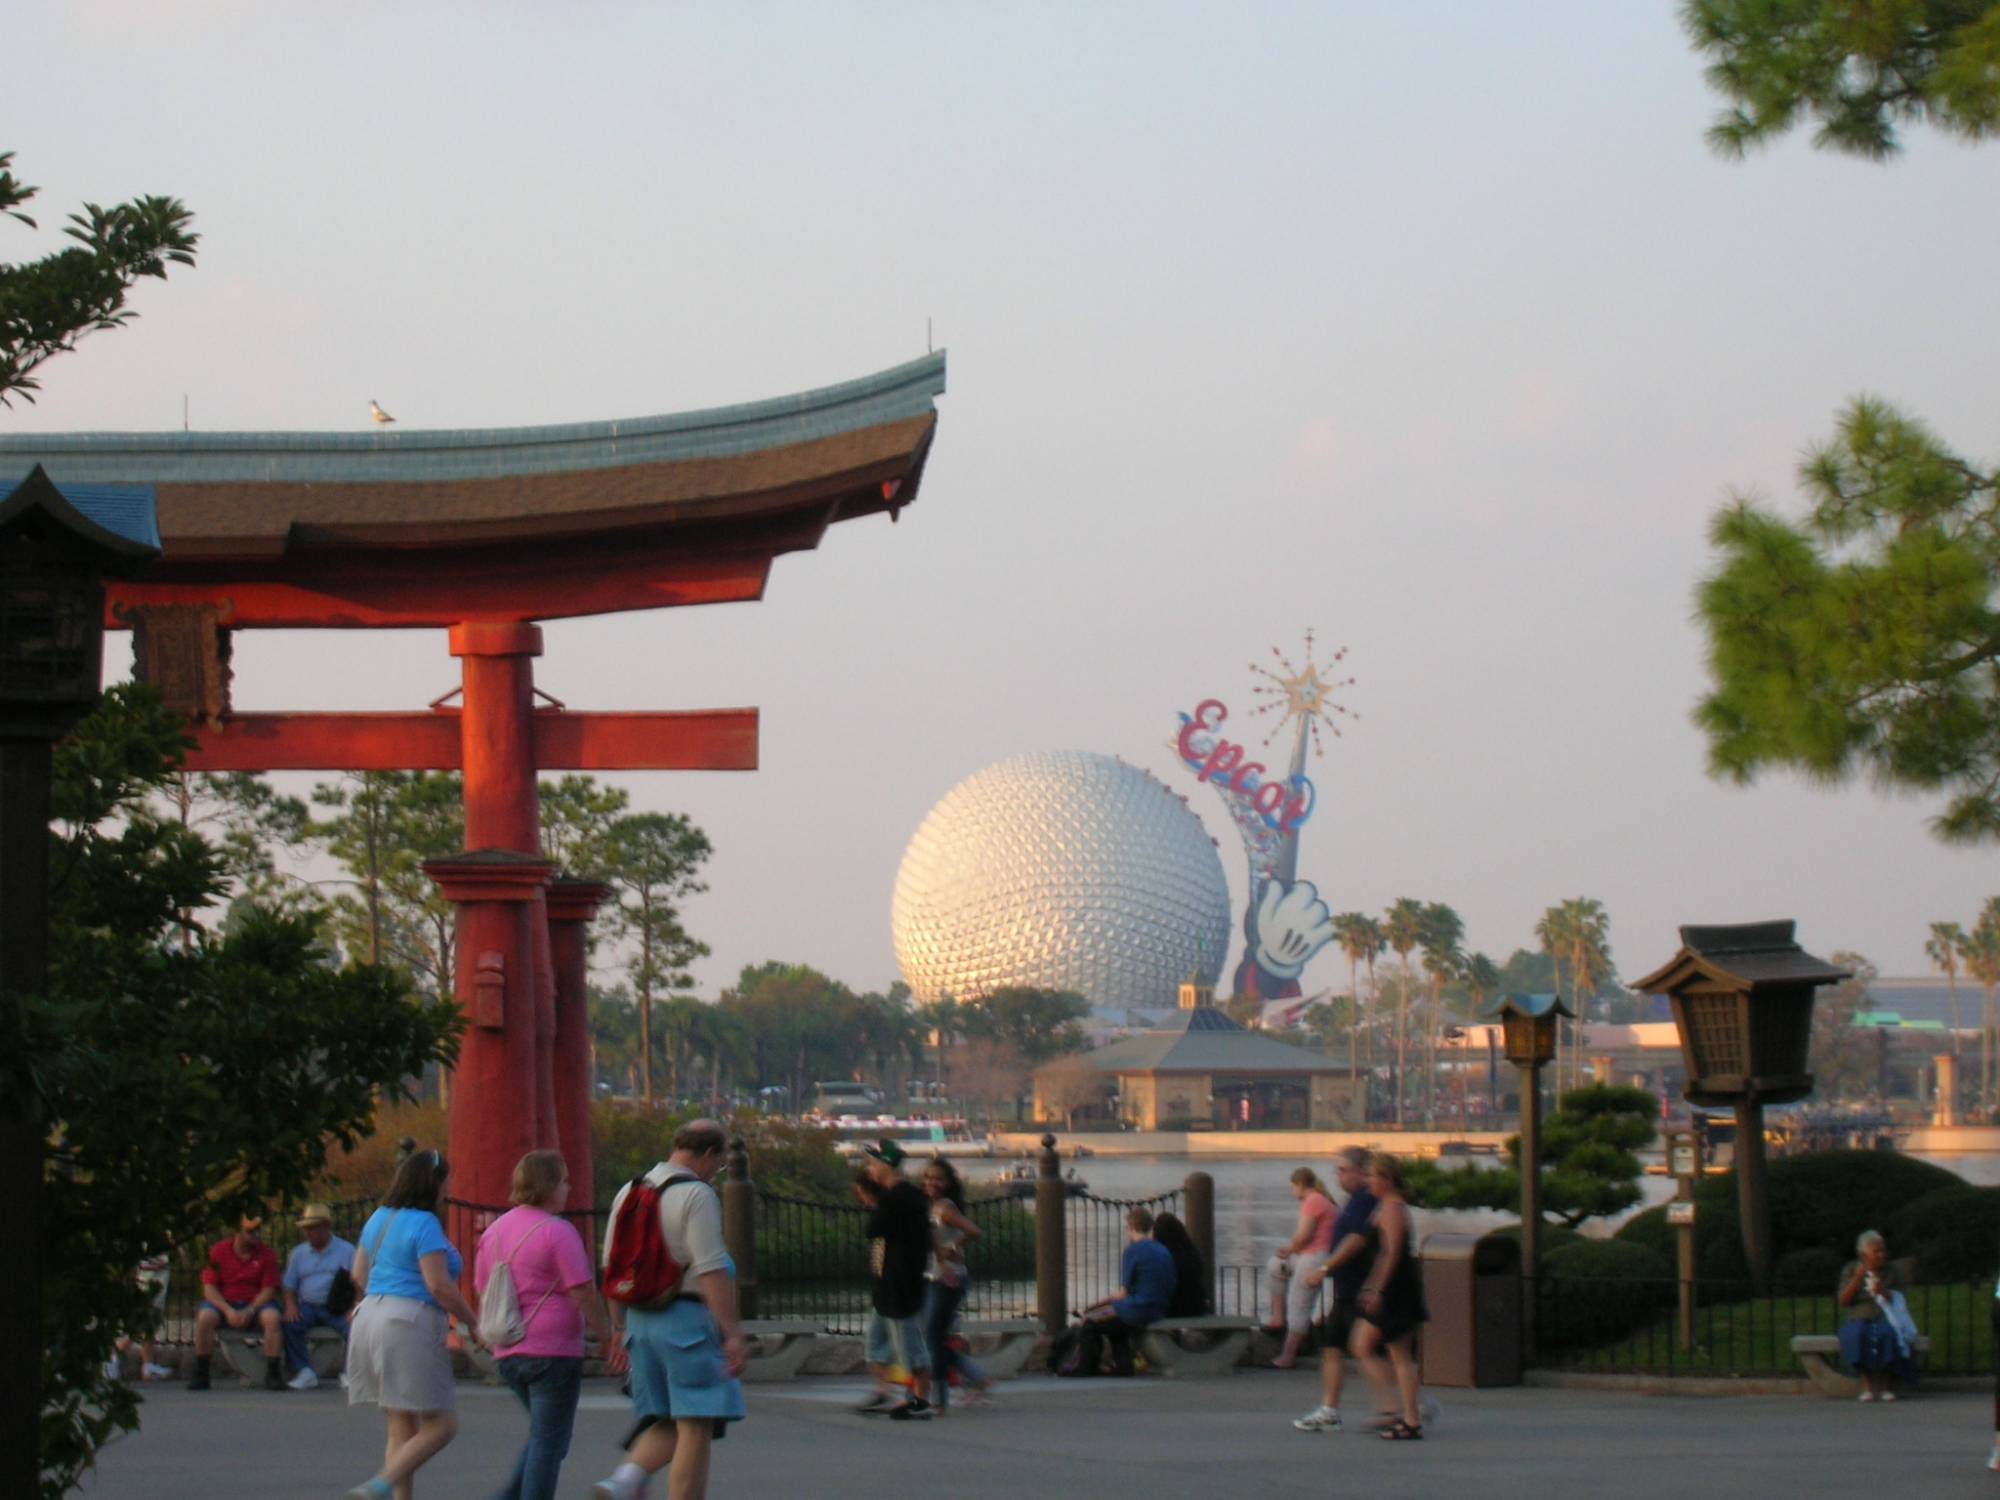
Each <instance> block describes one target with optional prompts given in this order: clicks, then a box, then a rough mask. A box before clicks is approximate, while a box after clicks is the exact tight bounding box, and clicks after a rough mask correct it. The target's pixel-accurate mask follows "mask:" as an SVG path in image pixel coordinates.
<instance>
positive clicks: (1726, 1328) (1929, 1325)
mask: <svg viewBox="0 0 2000 1500" xmlns="http://www.w3.org/2000/svg"><path fill="white" fill-rule="evenodd" d="M1694 1293H1695V1295H1694V1299H1693V1302H1694V1305H1693V1308H1692V1315H1691V1317H1690V1318H1688V1319H1686V1320H1684V1319H1683V1317H1682V1313H1681V1307H1680V1284H1679V1283H1678V1282H1675V1281H1671V1280H1646V1281H1638V1280H1614V1279H1611V1278H1603V1279H1599V1278H1590V1279H1587V1280H1586V1279H1571V1278H1563V1279H1553V1278H1548V1277H1544V1278H1543V1279H1542V1280H1541V1281H1540V1282H1539V1283H1537V1287H1536V1356H1537V1357H1536V1361H1535V1362H1536V1364H1537V1365H1538V1366H1540V1367H1542V1368H1545V1369H1562V1370H1579V1371H1587V1372H1590V1373H1595V1374H1606V1375H1687V1376H1702V1375H1713V1376H1747V1375H1772V1376H1796V1375H1798V1374H1799V1373H1800V1365H1799V1357H1798V1356H1797V1355H1796V1354H1794V1353H1793V1352H1792V1340H1793V1339H1795V1338H1798V1337H1800V1336H1801V1335H1833V1334H1837V1333H1838V1332H1839V1331H1840V1325H1841V1323H1842V1322H1843V1321H1844V1319H1845V1317H1846V1314H1845V1312H1844V1310H1843V1309H1842V1308H1841V1307H1840V1305H1839V1304H1838V1302H1837V1301H1836V1300H1835V1298H1834V1296H1833V1293H1832V1292H1830V1291H1829V1290H1827V1288H1826V1287H1825V1286H1824V1285H1823V1284H1820V1283H1814V1284H1812V1285H1810V1286H1792V1287H1784V1286H1780V1287H1774V1288H1772V1289H1771V1291H1769V1292H1768V1293H1767V1294H1765V1295H1763V1296H1759V1295H1757V1294H1756V1293H1755V1292H1754V1291H1753V1290H1752V1288H1751V1287H1750V1286H1749V1284H1748V1283H1744V1282H1727V1281H1702V1282H1697V1283H1695V1287H1694ZM1904 1295H1905V1298H1906V1300H1907V1301H1908V1304H1909V1309H1910V1315H1911V1318H1912V1320H1913V1321H1914V1322H1915V1323H1916V1325H1917V1331H1918V1332H1919V1333H1920V1334H1923V1335H1925V1336H1926V1337H1927V1338H1928V1339H1929V1340H1930V1349H1929V1352H1928V1353H1927V1354H1925V1355H1923V1356H1922V1357H1921V1358H1920V1360H1919V1367H1920V1368H1921V1369H1922V1370H1923V1371H1925V1372H1928V1373H1930V1374H1933V1375H1985V1374H1989V1373H1991V1372H1992V1371H1993V1370H1994V1368H1995V1366H1994V1345H1993V1328H1992V1315H1993V1307H1994V1297H1993V1288H1992V1287H1991V1285H1989V1284H1987V1283H1985V1282H1980V1283H1977V1284H1974V1285H1956V1284H1954V1285H1940V1286H1915V1287H1910V1288H1908V1289H1907V1290H1906V1291H1905V1293H1904Z"/></svg>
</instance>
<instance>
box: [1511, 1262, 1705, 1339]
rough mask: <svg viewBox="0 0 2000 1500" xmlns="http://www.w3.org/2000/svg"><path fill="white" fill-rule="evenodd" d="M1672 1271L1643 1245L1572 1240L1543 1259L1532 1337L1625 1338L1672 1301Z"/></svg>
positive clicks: (1657, 1314) (1666, 1263)
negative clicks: (1535, 1331)
mask: <svg viewBox="0 0 2000 1500" xmlns="http://www.w3.org/2000/svg"><path fill="white" fill-rule="evenodd" d="M1672 1276H1673V1270H1672V1267H1671V1265H1670V1263H1669V1262H1667V1261H1665V1260H1663V1259H1662V1258H1661V1257H1660V1256H1659V1255H1657V1254H1655V1253H1654V1252H1653V1251H1651V1250H1649V1249H1647V1248H1646V1247H1645V1246H1643V1245H1637V1244H1633V1243H1632V1242H1630V1241H1625V1240H1616V1239H1611V1240H1587V1239H1578V1240H1575V1241H1574V1242H1572V1243H1570V1244H1567V1245H1564V1246H1563V1247H1562V1248H1561V1249H1559V1250H1555V1251H1551V1252H1550V1253H1549V1254H1548V1255H1546V1256H1544V1257H1543V1258H1542V1267H1541V1289H1540V1295H1539V1297H1538V1298H1537V1304H1538V1308H1539V1312H1538V1317H1537V1322H1536V1329H1537V1337H1538V1338H1539V1339H1540V1340H1541V1341H1542V1343H1543V1344H1545V1345H1546V1346H1547V1347H1548V1348H1550V1349H1566V1348H1579V1347H1584V1346H1589V1345H1594V1344H1607V1343H1610V1342H1612V1341H1613V1340H1615V1339H1621V1338H1624V1337H1625V1336H1626V1335H1628V1334H1629V1333H1631V1332H1632V1330H1633V1329H1635V1328H1639V1327H1641V1326H1643V1325H1644V1324H1646V1323H1649V1322H1651V1321H1652V1320H1653V1319H1654V1318H1656V1317H1657V1316H1659V1312H1660V1309H1661V1308H1662V1307H1665V1306H1667V1305H1668V1304H1669V1303H1670V1302H1671V1301H1672V1300H1673V1297H1674V1287H1673V1282H1672V1279H1671V1278H1672Z"/></svg>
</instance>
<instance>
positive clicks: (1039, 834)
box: [890, 750, 1230, 1007]
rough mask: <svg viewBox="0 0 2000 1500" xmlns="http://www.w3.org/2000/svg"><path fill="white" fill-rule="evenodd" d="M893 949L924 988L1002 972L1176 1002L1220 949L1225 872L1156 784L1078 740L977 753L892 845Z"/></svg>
mask: <svg viewBox="0 0 2000 1500" xmlns="http://www.w3.org/2000/svg"><path fill="white" fill-rule="evenodd" d="M890 922H891V927H892V929H893V933H894V937H895V943H896V960H897V962H898V963H899V964H900V965H901V966H902V970H903V979H904V981H905V982H906V983H907V984H908V985H909V986H910V988H911V989H912V990H913V991H914V992H915V994H916V998H917V999H918V1001H920V1002H922V1003H926V1004H928V1003H930V1002H932V1001H935V1000H937V999H940V998H941V997H943V996H945V995H950V996H951V997H952V998H953V999H956V1000H968V1001H969V1000H977V999H978V998H979V997H981V996H982V995H985V994H987V993H989V992H991V991H993V990H996V989H1002V988H1005V987H1007V986H1010V985H1023V986H1030V987H1033V988H1037V989H1053V990H1074V991H1076V993H1078V994H1079V995H1082V996H1083V997H1084V998H1085V999H1086V1000H1088V1001H1090V1003H1091V1004H1092V1005H1100V1006H1112V1007H1123V1006H1133V1005H1144V1006H1172V1005H1174V1004H1175V1003H1176V1000H1177V996H1178V992H1179V988H1180V985H1181V984H1182V982H1183V981H1185V980H1186V979H1187V977H1188V974H1189V973H1190V971H1192V972H1194V973H1197V974H1199V975H1200V977H1201V980H1202V982H1203V983H1205V984H1213V983H1215V981H1216V980H1217V978H1218V977H1219V976H1220V975H1221V972H1222V960H1223V957H1224V955H1225V953H1226V952H1227V951H1228V948H1229V934H1230V920H1229V881H1228V879H1227V878H1226V877H1225V876H1224V875H1223V873H1222V859H1221V857H1220V856H1219V855H1218V854H1217V853H1216V849H1215V843H1214V841H1213V840H1212V839H1210V838H1209V836H1208V831H1207V830H1206V829H1205V828H1203V827H1202V823H1201V819H1199V818H1198V817H1196V816H1195V815H1194V813H1193V812H1191V811H1189V809H1188V807H1187V804H1186V803H1185V802H1183V801H1182V800H1181V798H1180V797H1179V796H1177V795H1176V794H1175V793H1174V792H1173V791H1172V790H1171V789H1169V788H1168V787H1167V785H1166V783H1164V782H1162V781H1160V780H1159V779H1158V778H1157V777H1154V776H1151V775H1148V774H1147V773H1146V772H1145V771H1142V770H1140V769H1139V768H1138V767H1137V766H1129V765H1126V764H1125V763H1124V762H1123V761H1120V760H1116V759H1114V758H1113V757H1111V756H1109V755H1096V754H1093V753H1091V752H1089V751H1087V750H1056V751H1044V752H1040V753H1037V754H1034V755H1021V756H1016V757H1015V758H1014V759H1012V760H1003V761H1001V762H1000V763H999V764H998V765H992V766H988V767H987V768H986V769H985V770H983V771H980V772H977V773H975V774H974V775H972V776H969V777H967V778H966V779H965V780H964V781H961V782H960V783H959V784H958V785H957V786H955V787H953V788H952V789H951V791H950V792H948V793H947V794H946V795H945V798H944V800H943V801H942V802H940V803H938V805H937V806H936V807H934V808H932V809H931V811H930V815H929V816H928V817H926V818H925V819H924V821H923V824H922V826H921V827H919V828H918V829H917V834H916V837H915V838H913V839H911V840H910V847H909V848H908V849H907V850H905V851H904V853H903V864H902V868H901V869H900V870H899V871H898V872H897V874H896V898H895V903H894V908H893V911H892V913H891V918H890Z"/></svg>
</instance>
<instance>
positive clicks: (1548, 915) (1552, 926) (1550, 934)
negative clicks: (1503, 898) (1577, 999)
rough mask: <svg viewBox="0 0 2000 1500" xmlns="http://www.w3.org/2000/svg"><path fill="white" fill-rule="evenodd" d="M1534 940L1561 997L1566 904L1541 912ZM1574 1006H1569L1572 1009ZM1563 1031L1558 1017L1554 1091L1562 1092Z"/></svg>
mask: <svg viewBox="0 0 2000 1500" xmlns="http://www.w3.org/2000/svg"><path fill="white" fill-rule="evenodd" d="M1535 940H1536V941H1537V942H1539V943H1540V944H1541V945H1542V952H1544V953H1546V954H1548V956H1549V966H1550V968H1551V969H1553V970H1554V972H1555V986H1556V999H1558V1000H1560V999H1562V992H1563V974H1562V961H1563V959H1565V958H1566V957H1568V956H1569V951H1570V946H1571V944H1570V930H1569V910H1568V907H1567V906H1551V907H1547V908H1545V909H1544V910H1543V912H1542V917H1541V920H1540V921H1539V922H1537V923H1535ZM1575 1008H1576V1007H1575V1006H1571V1007H1570V1009H1572V1010H1574V1009H1575ZM1562 1048H1563V1032H1562V1022H1561V1020H1560V1019H1558V1020H1557V1022H1556V1056H1555V1067H1556V1092H1557V1093H1558V1094H1560V1093H1561V1092H1562V1061H1563V1050H1562Z"/></svg>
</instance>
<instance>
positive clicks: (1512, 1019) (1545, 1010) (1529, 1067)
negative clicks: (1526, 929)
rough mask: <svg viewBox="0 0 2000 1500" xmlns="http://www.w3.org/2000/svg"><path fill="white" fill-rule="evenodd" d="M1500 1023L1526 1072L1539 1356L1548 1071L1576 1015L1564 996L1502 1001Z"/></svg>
mask: <svg viewBox="0 0 2000 1500" xmlns="http://www.w3.org/2000/svg"><path fill="white" fill-rule="evenodd" d="M1484 1014H1486V1015H1487V1016H1489V1017H1494V1018H1497V1019H1498V1020H1499V1022H1500V1031H1501V1035H1502V1038H1503V1040H1504V1044H1505V1049H1506V1053H1507V1061H1508V1062H1510V1063H1512V1064H1513V1065H1514V1066H1515V1067H1517V1068H1519V1069H1520V1070H1521V1354H1522V1357H1523V1358H1524V1359H1527V1358H1532V1357H1533V1356H1534V1352H1535V1288H1536V1280H1537V1277H1538V1276H1539V1274H1540V1267H1541V1260H1540V1247H1541V1238H1542V1076H1541V1075H1542V1067H1543V1065H1544V1064H1546V1063H1547V1062H1548V1061H1549V1060H1550V1059H1551V1058H1553V1057H1554V1056H1555V1055H1556V1026H1557V1024H1558V1022H1559V1020H1560V1018H1561V1017H1563V1016H1567V1015H1570V1014H1572V1012H1571V1010H1570V1008H1569V1007H1568V1006H1567V1005H1564V1004H1563V1002H1562V996H1560V995H1502V996H1501V997H1500V998H1499V999H1497V1000H1495V1001H1494V1002H1493V1003H1492V1004H1491V1005H1489V1006H1487V1007H1486V1010H1485V1012H1484Z"/></svg>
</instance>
